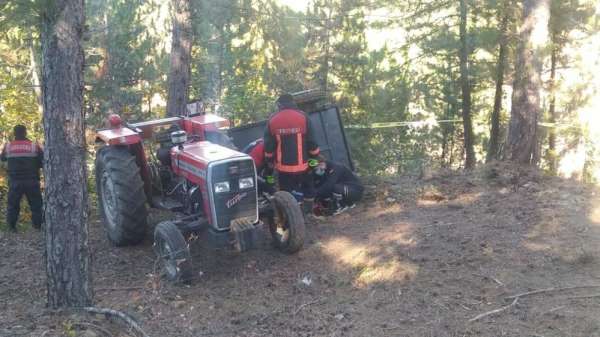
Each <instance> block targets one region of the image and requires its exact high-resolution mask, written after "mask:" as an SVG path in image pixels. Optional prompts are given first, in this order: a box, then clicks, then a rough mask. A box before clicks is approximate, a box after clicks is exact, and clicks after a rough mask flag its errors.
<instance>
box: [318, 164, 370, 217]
mask: <svg viewBox="0 0 600 337" xmlns="http://www.w3.org/2000/svg"><path fill="white" fill-rule="evenodd" d="M314 166H315V167H314V168H313V174H314V179H315V188H316V198H317V200H320V201H329V202H330V205H331V206H332V207H331V209H332V211H333V214H334V215H336V214H339V213H341V212H343V211H345V210H347V209H349V208H353V207H354V206H355V204H356V202H358V201H360V200H361V199H362V196H363V191H364V187H363V185H362V183H361V182H360V180H359V179H358V177H357V176H356V175H355V174H354V172H352V171H351V170H350V169H349V168H347V167H345V166H344V165H342V164H339V163H335V162H332V161H329V160H323V159H320V160H319V162H318V163H317V164H316V165H314Z"/></svg>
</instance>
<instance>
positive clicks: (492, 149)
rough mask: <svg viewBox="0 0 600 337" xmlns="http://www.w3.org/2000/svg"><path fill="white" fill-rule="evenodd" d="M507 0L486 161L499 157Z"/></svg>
mask: <svg viewBox="0 0 600 337" xmlns="http://www.w3.org/2000/svg"><path fill="white" fill-rule="evenodd" d="M507 3H508V2H505V6H504V8H503V13H502V21H501V22H500V38H499V41H498V43H499V45H500V46H499V49H498V64H497V68H496V93H495V95H494V109H493V110H492V118H491V122H490V123H491V130H490V143H489V147H488V153H487V158H486V162H488V163H489V162H491V161H493V160H498V159H499V155H500V153H499V148H500V112H501V111H502V94H503V92H502V85H503V84H504V69H505V68H506V45H507V43H508V36H507V33H508V32H507V30H508V18H509V9H508V5H507Z"/></svg>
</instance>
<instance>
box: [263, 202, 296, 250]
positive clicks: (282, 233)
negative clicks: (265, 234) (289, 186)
mask: <svg viewBox="0 0 600 337" xmlns="http://www.w3.org/2000/svg"><path fill="white" fill-rule="evenodd" d="M271 207H272V208H273V212H272V215H271V216H269V217H268V218H267V219H265V220H266V222H267V224H268V226H269V231H270V232H271V237H272V239H273V244H274V245H275V247H277V249H279V250H280V251H282V252H284V253H287V254H294V253H296V252H298V251H299V250H300V249H302V246H304V236H305V232H306V229H305V226H304V217H303V216H302V211H301V210H300V206H299V205H298V201H296V198H294V196H292V195H291V194H290V193H289V192H285V191H279V192H276V193H275V194H273V197H272V199H271Z"/></svg>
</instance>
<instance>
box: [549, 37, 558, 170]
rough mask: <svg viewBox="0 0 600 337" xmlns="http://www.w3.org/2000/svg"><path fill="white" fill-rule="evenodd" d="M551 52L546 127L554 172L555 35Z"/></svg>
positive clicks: (555, 166)
mask: <svg viewBox="0 0 600 337" xmlns="http://www.w3.org/2000/svg"><path fill="white" fill-rule="evenodd" d="M552 43H553V46H552V54H551V55H550V85H549V87H550V106H549V107H548V122H549V123H550V124H552V125H550V127H549V128H548V154H547V158H548V168H549V170H550V173H552V174H556V170H557V153H556V127H555V125H554V124H555V123H556V63H557V59H558V53H559V52H560V51H559V50H558V46H557V45H556V44H555V43H556V37H555V36H554V35H553V36H552Z"/></svg>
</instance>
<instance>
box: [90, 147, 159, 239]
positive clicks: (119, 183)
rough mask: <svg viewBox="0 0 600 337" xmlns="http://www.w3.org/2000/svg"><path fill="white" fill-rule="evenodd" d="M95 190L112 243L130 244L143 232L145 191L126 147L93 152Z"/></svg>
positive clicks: (143, 233) (144, 230)
mask: <svg viewBox="0 0 600 337" xmlns="http://www.w3.org/2000/svg"><path fill="white" fill-rule="evenodd" d="M96 191H97V193H98V204H99V208H100V213H101V216H102V218H103V220H104V228H105V229H106V233H107V235H108V238H109V240H110V241H111V242H112V243H113V244H115V245H116V246H126V245H134V244H136V243H139V242H140V241H142V240H143V239H144V236H145V234H146V217H147V215H148V213H147V210H146V194H145V193H144V183H143V182H142V178H141V176H140V169H139V167H138V166H137V164H136V162H135V157H134V156H133V155H131V153H129V151H128V149H127V148H126V147H121V146H105V147H102V148H100V149H99V150H98V152H97V154H96Z"/></svg>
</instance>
